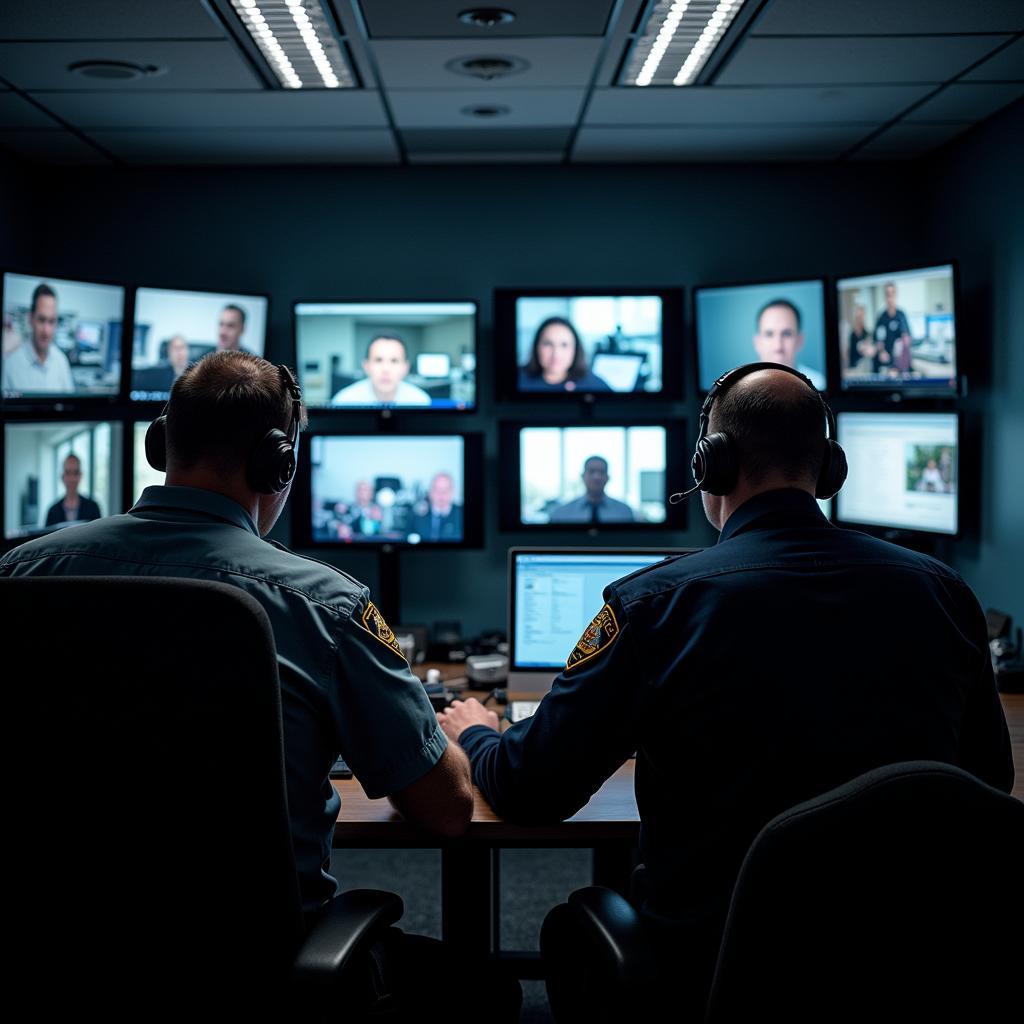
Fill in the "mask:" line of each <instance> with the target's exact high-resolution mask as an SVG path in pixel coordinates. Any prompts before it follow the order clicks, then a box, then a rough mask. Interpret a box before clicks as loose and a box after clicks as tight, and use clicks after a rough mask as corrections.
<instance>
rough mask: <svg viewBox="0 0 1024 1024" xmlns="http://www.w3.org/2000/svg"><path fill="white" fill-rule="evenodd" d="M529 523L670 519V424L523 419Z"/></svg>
mask: <svg viewBox="0 0 1024 1024" xmlns="http://www.w3.org/2000/svg"><path fill="white" fill-rule="evenodd" d="M519 478H520V479H519V503H520V508H519V518H520V522H521V523H522V524H523V525H524V526H544V525H552V526H587V527H590V526H604V525H619V526H625V525H629V524H638V523H664V522H665V428H664V427H658V426H643V427H640V426H637V427H623V426H594V427H522V428H521V430H520V432H519Z"/></svg>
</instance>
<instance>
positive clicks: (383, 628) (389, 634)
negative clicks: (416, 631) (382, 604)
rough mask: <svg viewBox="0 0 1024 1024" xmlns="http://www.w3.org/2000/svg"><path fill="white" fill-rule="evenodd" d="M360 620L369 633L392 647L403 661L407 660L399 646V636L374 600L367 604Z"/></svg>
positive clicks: (386, 645)
mask: <svg viewBox="0 0 1024 1024" xmlns="http://www.w3.org/2000/svg"><path fill="white" fill-rule="evenodd" d="M359 621H360V622H361V623H362V626H363V629H365V630H366V632H367V633H369V634H370V635H371V636H375V637H376V638H377V639H378V640H379V641H380V642H381V643H382V644H383V645H384V646H385V647H390V648H391V650H393V651H394V652H395V654H397V655H398V656H399V657H400V658H401V659H402V661H405V655H404V654H403V653H402V648H401V647H399V646H398V638H397V637H396V636H395V634H394V632H393V631H392V629H391V627H390V626H389V625H388V624H387V622H385V621H384V616H383V615H381V613H380V611H378V609H377V606H376V605H375V604H374V603H373V602H372V601H370V602H369V603H368V604H367V605H366V611H364V612H363V614H362V617H361V619H360V620H359Z"/></svg>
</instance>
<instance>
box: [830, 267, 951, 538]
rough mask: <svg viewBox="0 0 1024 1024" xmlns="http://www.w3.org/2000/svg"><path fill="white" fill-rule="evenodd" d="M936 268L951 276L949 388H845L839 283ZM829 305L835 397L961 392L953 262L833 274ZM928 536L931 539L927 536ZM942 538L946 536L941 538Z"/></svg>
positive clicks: (942, 395) (896, 385) (902, 383)
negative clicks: (953, 360) (953, 352)
mask: <svg viewBox="0 0 1024 1024" xmlns="http://www.w3.org/2000/svg"><path fill="white" fill-rule="evenodd" d="M937 267H950V268H951V270H952V272H953V275H952V276H953V330H954V335H955V345H956V375H955V377H954V382H953V387H952V388H949V387H945V386H942V385H938V384H935V383H934V382H929V383H924V384H913V383H911V382H908V381H895V382H893V383H891V384H888V383H885V382H882V383H872V384H863V385H856V384H855V385H853V386H852V387H851V386H850V385H849V384H847V383H846V382H845V380H844V378H843V367H842V360H841V356H842V353H841V341H842V339H841V337H840V333H839V282H840V281H849V280H856V279H857V278H861V277H885V276H886V275H888V274H912V273H914V272H915V271H921V270H931V269H934V268H937ZM830 305H831V307H832V313H831V316H832V323H831V324H830V325H829V328H828V338H829V340H828V347H829V349H830V354H829V357H830V359H831V360H832V362H833V363H834V365H835V372H836V385H837V387H836V391H835V393H836V394H837V395H842V396H844V397H851V396H857V397H864V398H868V397H877V398H890V399H894V400H899V399H905V398H915V399H916V398H921V399H950V400H952V399H956V398H959V397H960V396H961V394H962V392H963V383H962V382H963V379H964V376H965V370H964V360H963V350H962V347H961V344H960V340H961V339H960V319H961V318H960V308H961V305H962V302H961V295H960V266H959V263H958V262H957V261H956V260H952V259H951V260H939V261H937V262H928V263H927V264H920V263H918V264H912V265H910V266H902V267H901V266H896V267H888V268H887V269H886V270H865V271H862V272H860V273H856V274H836V275H835V276H834V277H833V278H832V280H831V295H830ZM928 536H933V535H932V534H929V535H928ZM942 536H949V535H948V534H943V535H942Z"/></svg>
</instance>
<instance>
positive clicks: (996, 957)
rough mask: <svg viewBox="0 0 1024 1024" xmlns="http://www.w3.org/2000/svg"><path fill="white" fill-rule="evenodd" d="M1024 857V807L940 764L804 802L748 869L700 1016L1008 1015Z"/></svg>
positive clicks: (915, 766)
mask: <svg viewBox="0 0 1024 1024" xmlns="http://www.w3.org/2000/svg"><path fill="white" fill-rule="evenodd" d="M1022 866H1024V804H1022V803H1020V802H1019V801H1017V800H1014V799H1013V798H1012V797H1010V796H1007V795H1006V794H1005V793H1001V792H999V791H997V790H995V789H992V788H991V787H990V786H987V785H985V784H984V783H982V782H980V781H979V780H978V779H976V778H974V777H973V776H971V775H968V774H967V773H966V772H963V771H961V770H960V769H958V768H954V767H951V766H949V765H944V764H938V763H935V762H930V761H911V762H905V763H903V764H896V765H889V766H887V767H885V768H879V769H877V770H875V771H871V772H868V773H867V774H865V775H862V776H860V777H859V778H857V779H855V780H853V781H852V782H850V783H847V784H846V785H844V786H840V787H838V788H837V789H834V790H831V791H830V792H828V793H825V794H823V795H822V796H820V797H817V798H815V799H813V800H809V801H807V802H805V803H802V804H799V805H797V806H796V807H793V808H791V809H790V810H788V811H786V812H785V813H783V814H780V815H779V816H778V817H776V818H774V819H773V820H772V821H771V822H769V823H768V824H767V825H766V826H765V827H764V828H763V829H762V830H761V832H760V834H759V835H758V836H757V838H756V839H755V840H754V843H753V844H752V845H751V847H750V850H749V852H748V853H747V856H746V859H745V860H744V862H743V866H742V868H741V870H740V873H739V877H738V879H737V881H736V886H735V889H734V891H733V897H732V904H731V906H730V909H729V916H728V920H727V922H726V927H725V933H724V937H723V940H722V946H721V950H720V954H719V958H718V966H717V970H716V973H715V979H714V984H713V987H712V991H711V998H710V1002H709V1005H708V1013H707V1020H708V1021H709V1022H722V1021H734V1020H744V1021H746V1020H776V1019H777V1020H785V1021H810V1020H815V1021H833V1020H855V1019H856V1020H897V1019H905V1020H946V1019H953V1018H956V1017H958V1018H959V1019H961V1020H972V1021H977V1020H1000V1019H1014V1013H1013V1011H1012V1009H1011V1010H1010V1011H1009V1016H1006V1015H1005V1011H1004V1010H1003V1009H1002V1008H1003V1007H1006V1006H1008V1007H1010V1008H1012V1007H1013V1006H1014V1005H1015V1004H1016V1005H1017V1010H1018V1012H1019V996H1020V991H1019V986H1020V970H1021V966H1022V964H1024V885H1022V884H1021V879H1020V872H1021V869H1022ZM1006 1000H1010V1001H1009V1002H1008V1003H1007V1002H1005V1001H1006Z"/></svg>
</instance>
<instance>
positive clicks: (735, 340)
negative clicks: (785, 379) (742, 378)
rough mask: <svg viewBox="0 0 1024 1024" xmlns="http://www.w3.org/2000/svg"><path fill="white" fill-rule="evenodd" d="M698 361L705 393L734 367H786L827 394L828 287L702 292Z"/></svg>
mask: <svg viewBox="0 0 1024 1024" xmlns="http://www.w3.org/2000/svg"><path fill="white" fill-rule="evenodd" d="M694 305H695V310H696V317H697V362H698V364H699V376H698V380H699V384H700V390H701V391H710V390H711V387H712V385H713V384H714V383H715V381H716V380H717V379H718V378H719V377H721V376H722V374H723V373H725V372H727V371H728V370H731V369H732V368H733V367H734V366H742V365H743V364H744V363H756V362H765V363H782V364H783V365H784V366H791V367H792V368H793V369H794V370H799V371H800V372H801V373H802V374H803V375H804V376H805V377H807V378H809V379H810V381H811V383H812V384H813V385H814V386H815V387H816V388H817V389H818V390H819V391H824V390H825V384H826V370H825V286H824V284H823V282H822V281H820V280H814V281H784V282H781V283H774V284H747V285H736V286H730V287H725V288H698V289H697V291H696V293H695V299H694Z"/></svg>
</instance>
